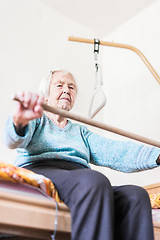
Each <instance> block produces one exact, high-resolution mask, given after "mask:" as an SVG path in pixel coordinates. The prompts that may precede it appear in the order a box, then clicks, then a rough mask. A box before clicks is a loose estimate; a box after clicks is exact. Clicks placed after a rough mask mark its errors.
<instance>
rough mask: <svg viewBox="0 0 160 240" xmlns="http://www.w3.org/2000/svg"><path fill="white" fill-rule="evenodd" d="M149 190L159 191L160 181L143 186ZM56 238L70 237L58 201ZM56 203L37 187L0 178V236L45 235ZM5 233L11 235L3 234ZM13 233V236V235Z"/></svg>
mask: <svg viewBox="0 0 160 240" xmlns="http://www.w3.org/2000/svg"><path fill="white" fill-rule="evenodd" d="M144 188H145V189H146V190H147V192H148V193H149V194H151V193H158V192H160V183H156V184H152V185H147V186H145V187H144ZM152 212H153V223H154V234H155V240H159V239H160V209H153V210H152ZM57 216H58V225H57V234H56V240H70V239H71V234H70V233H71V216H70V211H69V209H68V208H67V206H66V205H65V204H63V203H59V204H58V214H57ZM55 218H56V203H55V201H54V200H53V199H52V198H50V197H49V196H47V195H46V194H45V193H43V192H42V191H41V190H40V189H38V188H35V187H32V186H29V185H26V184H21V183H18V184H17V183H16V184H15V183H11V182H5V181H0V233H1V234H0V239H3V235H5V238H4V239H5V240H7V239H10V240H11V239H12V240H14V239H15V240H17V239H22V236H23V240H32V239H39V240H40V239H46V240H50V239H51V235H52V234H53V232H54V230H55ZM6 234H7V235H12V236H13V237H12V238H10V236H9V237H8V238H7V237H6ZM14 236H15V237H14Z"/></svg>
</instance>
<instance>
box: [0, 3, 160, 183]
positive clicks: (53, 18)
mask: <svg viewBox="0 0 160 240" xmlns="http://www.w3.org/2000/svg"><path fill="white" fill-rule="evenodd" d="M159 11H160V1H159V2H157V3H156V4H154V5H152V6H151V7H149V8H148V9H146V10H145V11H143V12H141V13H140V14H139V15H138V16H137V17H135V18H133V19H132V20H130V21H129V22H127V23H126V24H125V25H123V26H121V28H119V29H117V30H116V31H115V32H113V33H111V34H110V35H109V36H106V37H105V38H104V39H103V40H106V41H112V40H113V41H115V42H121V43H127V44H131V45H134V46H136V47H137V48H139V49H140V50H141V51H142V52H143V53H144V54H145V55H146V57H147V58H148V59H149V60H150V61H151V63H152V64H153V66H154V67H155V69H156V70H157V71H158V72H159V74H160V70H159V62H160V57H159V54H158V53H159V52H160V45H159V42H160V30H159V28H158V27H159V26H158V23H159V21H160V16H159ZM106 24H108V23H106ZM72 34H73V35H75V36H80V37H86V38H94V37H95V36H94V33H92V32H90V31H89V30H88V29H86V28H84V27H83V26H81V25H78V24H77V23H75V22H74V21H71V20H70V19H68V18H66V17H64V16H63V15H61V14H59V13H58V12H56V11H54V10H53V9H51V8H50V7H49V6H47V5H45V4H44V3H43V1H39V0H34V1H32V0H14V1H13V0H1V1H0V64H1V68H0V79H1V88H0V104H1V113H0V126H1V128H0V149H1V160H2V161H8V162H11V161H12V160H13V159H14V157H15V152H14V151H13V150H8V149H7V148H6V147H5V146H4V144H3V143H2V131H3V127H4V123H5V120H6V118H7V116H8V114H9V113H10V111H11V109H12V105H13V104H14V103H12V101H11V99H10V96H11V94H12V93H15V92H17V91H18V90H19V89H26V90H30V91H37V88H38V84H39V81H40V79H41V77H42V76H43V75H44V74H46V73H47V72H48V71H49V70H50V68H51V67H52V66H58V67H59V66H60V67H61V66H62V67H65V68H66V69H68V70H70V71H71V72H73V74H75V77H76V79H77V82H78V85H79V95H78V99H77V104H76V106H75V108H74V110H73V111H75V112H76V113H78V114H81V115H87V112H88V108H89V102H90V98H91V93H92V90H93V84H94V61H93V46H91V45H88V44H80V43H75V42H68V41H67V39H68V36H70V35H72ZM96 37H97V36H96ZM102 52H103V69H102V70H103V79H104V81H105V92H106V95H107V105H106V107H105V109H104V110H103V112H101V114H100V115H98V117H97V119H100V120H101V121H103V115H105V119H104V122H106V123H108V124H111V125H113V126H116V127H119V128H122V129H126V130H128V131H132V132H136V133H138V134H141V135H144V136H147V137H150V138H154V139H157V140H159V136H160V127H159V118H160V116H159V115H160V113H159V102H160V99H159V98H160V87H159V85H158V84H157V82H156V81H155V80H154V78H153V77H152V75H151V74H150V72H149V71H148V70H147V69H146V67H145V66H144V64H143V63H142V62H141V60H140V59H139V58H138V57H137V56H136V55H135V54H134V53H132V52H129V51H128V50H120V49H113V48H109V47H102V48H101V49H100V53H101V54H102ZM94 130H95V131H98V130H97V129H94ZM98 132H100V133H101V134H103V135H104V134H105V133H104V132H103V131H98ZM105 135H106V136H109V137H112V138H120V137H119V136H116V135H113V134H110V133H106V134H105ZM96 169H98V170H100V171H102V172H103V173H104V174H106V175H107V176H108V177H109V179H110V180H111V182H112V184H116V185H117V184H118V185H119V184H126V183H136V184H139V185H146V184H150V183H152V182H157V181H158V180H159V169H156V170H152V171H146V172H143V173H138V174H137V173H136V174H124V173H118V172H117V171H113V170H109V169H107V168H97V167H96Z"/></svg>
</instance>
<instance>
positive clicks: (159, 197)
mask: <svg viewBox="0 0 160 240" xmlns="http://www.w3.org/2000/svg"><path fill="white" fill-rule="evenodd" d="M149 197H150V201H151V206H152V208H160V193H154V194H150V195H149Z"/></svg>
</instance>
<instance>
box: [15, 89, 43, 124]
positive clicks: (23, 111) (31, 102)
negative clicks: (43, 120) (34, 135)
mask: <svg viewBox="0 0 160 240" xmlns="http://www.w3.org/2000/svg"><path fill="white" fill-rule="evenodd" d="M16 98H17V99H19V100H20V102H19V101H16V106H15V109H14V111H13V124H14V125H15V126H16V127H18V126H21V127H24V126H26V125H27V124H28V123H29V121H31V120H33V119H35V118H39V117H41V116H42V114H43V108H42V103H43V102H44V98H42V97H40V96H39V95H37V94H34V93H31V92H18V93H17V94H16Z"/></svg>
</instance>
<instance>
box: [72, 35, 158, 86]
mask: <svg viewBox="0 0 160 240" xmlns="http://www.w3.org/2000/svg"><path fill="white" fill-rule="evenodd" d="M68 40H69V41H75V42H82V43H90V44H94V40H93V39H87V38H78V37H73V36H70V37H69V38H68ZM100 45H103V46H110V47H118V48H126V49H129V50H132V51H134V52H135V53H136V54H138V56H139V57H140V58H141V59H142V61H143V62H144V64H145V65H146V66H147V68H148V69H149V71H150V72H151V73H152V75H153V77H154V78H155V79H156V80H157V82H158V83H159V84H160V76H159V75H158V74H157V72H156V71H155V69H154V68H153V67H152V65H151V64H150V62H149V61H148V60H147V58H146V57H145V56H144V55H143V53H142V52H141V51H140V50H139V49H138V48H136V47H133V46H131V45H128V44H122V43H115V42H106V41H100Z"/></svg>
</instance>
